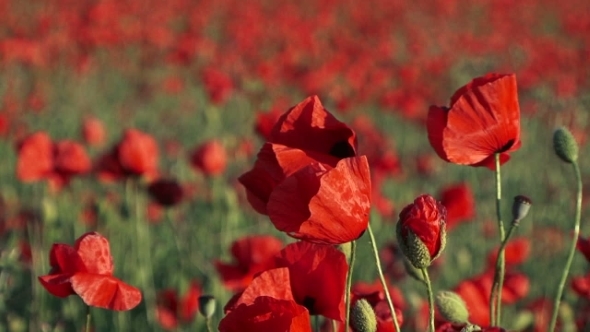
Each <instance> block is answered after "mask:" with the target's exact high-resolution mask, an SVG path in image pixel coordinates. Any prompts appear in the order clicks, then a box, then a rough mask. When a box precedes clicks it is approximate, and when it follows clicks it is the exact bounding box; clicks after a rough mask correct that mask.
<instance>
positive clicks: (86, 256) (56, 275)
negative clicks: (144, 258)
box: [38, 232, 141, 310]
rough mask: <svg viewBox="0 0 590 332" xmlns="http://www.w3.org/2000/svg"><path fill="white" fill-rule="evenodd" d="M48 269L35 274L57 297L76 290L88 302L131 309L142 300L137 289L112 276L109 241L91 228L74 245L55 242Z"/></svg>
mask: <svg viewBox="0 0 590 332" xmlns="http://www.w3.org/2000/svg"><path fill="white" fill-rule="evenodd" d="M49 262H50V264H51V271H50V272H49V274H48V275H44V276H40V277H38V279H39V281H40V282H41V285H43V287H45V289H47V291H48V292H49V293H51V294H52V295H55V296H57V297H66V296H68V295H73V294H77V295H78V296H80V298H82V300H83V301H84V303H86V304H87V305H89V306H94V307H99V308H105V309H110V310H130V309H133V308H135V307H136V306H137V305H138V304H139V302H141V292H140V291H139V289H137V288H135V287H133V286H130V285H128V284H126V283H124V282H123V281H121V280H119V279H117V278H115V277H113V268H114V266H113V257H112V256H111V250H110V247H109V241H108V240H107V239H106V238H105V237H103V236H102V235H100V234H98V233H96V232H91V233H86V234H84V235H82V236H81V237H80V238H78V239H77V240H76V243H75V244H74V246H73V247H71V246H69V245H67V244H62V243H57V244H54V245H53V246H52V247H51V252H50V253H49Z"/></svg>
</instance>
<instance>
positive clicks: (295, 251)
mask: <svg viewBox="0 0 590 332" xmlns="http://www.w3.org/2000/svg"><path fill="white" fill-rule="evenodd" d="M276 266H277V267H288V268H289V276H290V280H291V289H292V290H293V297H294V299H295V301H296V302H297V303H299V304H301V305H303V306H304V307H306V308H307V310H309V313H310V314H311V315H323V316H325V317H328V318H332V319H336V320H339V321H343V320H344V312H345V310H344V288H345V287H344V286H345V284H346V274H347V271H348V264H347V263H346V257H345V256H344V254H343V253H342V252H341V251H339V250H338V249H335V248H334V247H333V246H326V245H320V244H314V243H310V242H297V243H292V244H290V245H288V246H286V247H285V248H284V249H283V250H281V252H280V253H279V255H278V257H277V259H276Z"/></svg>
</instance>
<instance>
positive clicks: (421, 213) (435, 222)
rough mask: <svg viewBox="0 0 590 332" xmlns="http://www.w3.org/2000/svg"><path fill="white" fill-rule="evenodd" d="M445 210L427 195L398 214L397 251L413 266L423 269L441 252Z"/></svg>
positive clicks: (443, 237) (444, 227) (443, 239)
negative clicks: (399, 250)
mask: <svg viewBox="0 0 590 332" xmlns="http://www.w3.org/2000/svg"><path fill="white" fill-rule="evenodd" d="M446 216H447V211H446V209H445V207H444V206H443V205H442V204H441V203H440V202H437V201H436V200H435V199H434V198H433V197H432V196H430V195H421V196H419V197H418V198H416V199H415V200H414V203H412V204H410V205H408V206H406V207H405V208H404V209H403V210H402V212H400V214H399V221H398V223H397V225H396V235H397V240H398V242H399V245H400V249H401V250H402V252H403V253H404V255H405V256H406V257H407V258H408V260H409V261H410V262H411V263H412V265H414V267H416V268H419V269H422V268H426V267H428V266H430V263H432V261H433V260H434V259H436V258H437V257H438V256H440V254H441V253H442V251H443V249H444V247H445V243H446Z"/></svg>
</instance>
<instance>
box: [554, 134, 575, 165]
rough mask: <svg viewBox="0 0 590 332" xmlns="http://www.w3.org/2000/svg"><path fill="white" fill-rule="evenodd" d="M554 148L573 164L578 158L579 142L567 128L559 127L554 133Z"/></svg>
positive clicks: (564, 159)
mask: <svg viewBox="0 0 590 332" xmlns="http://www.w3.org/2000/svg"><path fill="white" fill-rule="evenodd" d="M553 150H555V154H557V156H558V157H559V158H561V160H563V161H565V162H566V163H570V164H572V163H575V162H576V161H577V160H578V143H576V140H575V139H574V136H573V135H572V133H571V132H570V131H569V130H567V128H564V127H561V128H558V129H557V130H555V132H554V133H553Z"/></svg>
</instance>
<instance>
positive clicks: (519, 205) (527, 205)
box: [512, 195, 533, 222]
mask: <svg viewBox="0 0 590 332" xmlns="http://www.w3.org/2000/svg"><path fill="white" fill-rule="evenodd" d="M532 204H533V202H532V201H531V199H530V198H528V197H526V196H523V195H518V196H516V197H514V203H512V218H514V222H519V221H521V220H522V219H524V217H526V215H527V214H528V213H529V210H530V209H531V205H532Z"/></svg>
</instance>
